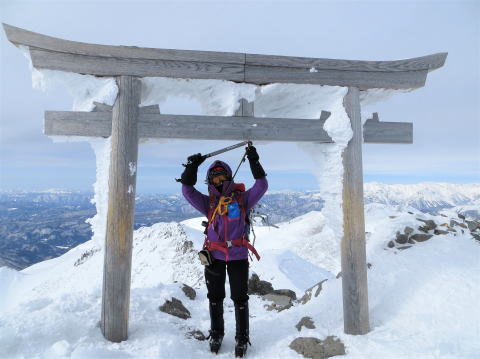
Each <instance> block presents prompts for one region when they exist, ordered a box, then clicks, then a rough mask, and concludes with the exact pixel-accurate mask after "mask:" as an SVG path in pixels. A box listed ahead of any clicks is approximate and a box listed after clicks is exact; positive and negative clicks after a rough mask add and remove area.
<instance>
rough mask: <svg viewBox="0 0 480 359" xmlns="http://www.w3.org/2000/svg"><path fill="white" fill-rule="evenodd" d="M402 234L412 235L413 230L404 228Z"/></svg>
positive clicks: (407, 227)
mask: <svg viewBox="0 0 480 359" xmlns="http://www.w3.org/2000/svg"><path fill="white" fill-rule="evenodd" d="M403 233H405V234H407V235H408V234H412V233H413V228H412V227H409V226H406V227H405V229H404V230H403Z"/></svg>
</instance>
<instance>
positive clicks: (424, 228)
mask: <svg viewBox="0 0 480 359" xmlns="http://www.w3.org/2000/svg"><path fill="white" fill-rule="evenodd" d="M418 230H419V231H421V232H423V233H428V231H429V229H428V227H427V226H420V227H418Z"/></svg>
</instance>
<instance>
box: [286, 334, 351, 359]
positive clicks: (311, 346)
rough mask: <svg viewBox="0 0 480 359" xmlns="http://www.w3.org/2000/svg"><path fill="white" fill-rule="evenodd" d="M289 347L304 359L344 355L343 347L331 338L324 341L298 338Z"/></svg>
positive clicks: (338, 341)
mask: <svg viewBox="0 0 480 359" xmlns="http://www.w3.org/2000/svg"><path fill="white" fill-rule="evenodd" d="M289 346H290V348H291V349H292V350H294V351H296V352H297V353H299V354H301V355H303V356H304V357H305V358H312V359H325V358H330V357H333V356H335V355H345V345H344V344H343V343H342V342H341V340H340V339H338V338H335V337H333V336H328V337H327V338H325V340H320V339H317V338H311V337H310V338H307V337H300V338H296V339H295V340H294V341H292V342H291V343H290V345H289Z"/></svg>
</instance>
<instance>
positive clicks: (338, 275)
mask: <svg viewBox="0 0 480 359" xmlns="http://www.w3.org/2000/svg"><path fill="white" fill-rule="evenodd" d="M394 246H395V245H394ZM335 278H337V279H338V278H342V272H341V271H340V272H338V274H337V276H336V277H335Z"/></svg>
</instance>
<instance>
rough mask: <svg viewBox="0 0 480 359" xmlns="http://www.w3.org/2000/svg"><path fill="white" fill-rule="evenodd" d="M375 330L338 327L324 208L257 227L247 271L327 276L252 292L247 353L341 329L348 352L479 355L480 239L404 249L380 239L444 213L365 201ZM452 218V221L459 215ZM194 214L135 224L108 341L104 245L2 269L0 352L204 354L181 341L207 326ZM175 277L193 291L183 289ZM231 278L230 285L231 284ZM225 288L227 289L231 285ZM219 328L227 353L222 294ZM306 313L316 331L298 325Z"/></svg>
mask: <svg viewBox="0 0 480 359" xmlns="http://www.w3.org/2000/svg"><path fill="white" fill-rule="evenodd" d="M365 215H366V231H367V232H368V235H367V261H368V262H369V263H370V264H371V267H370V269H369V270H368V285H369V288H368V290H369V308H370V325H371V331H370V332H369V333H368V334H367V335H363V336H353V335H346V334H344V333H343V317H342V296H341V293H342V291H341V279H336V275H337V273H338V272H339V271H340V256H339V248H338V245H337V243H336V242H335V236H334V235H333V234H332V233H329V232H328V229H329V227H328V226H325V225H324V224H325V218H324V217H323V215H322V214H321V213H320V212H310V213H307V214H305V215H303V216H301V217H298V218H296V219H294V220H292V221H289V222H286V223H281V224H279V228H268V227H257V228H256V235H257V239H256V242H255V245H256V247H257V249H258V250H259V252H260V254H261V256H262V259H261V260H260V261H259V262H257V261H254V262H252V263H251V271H252V272H256V273H257V274H258V275H259V276H260V278H261V279H263V280H268V281H270V282H272V284H273V286H274V288H275V289H282V288H289V289H292V290H294V291H295V292H296V294H297V297H301V296H302V295H303V293H304V291H305V289H307V288H309V287H311V286H313V285H314V284H316V283H318V282H319V281H321V280H323V279H328V280H327V281H326V282H325V283H324V284H323V289H322V291H321V293H320V295H319V296H318V297H313V298H312V299H311V300H310V301H309V302H308V303H307V304H304V305H303V304H299V303H296V304H295V305H294V306H293V307H292V308H290V309H288V310H284V311H281V312H276V311H267V310H266V309H265V308H264V306H265V304H268V302H266V301H264V300H263V299H262V298H261V297H259V296H256V295H251V296H250V306H251V309H250V314H251V322H250V326H251V329H250V330H251V342H252V344H253V345H252V347H250V348H249V352H248V357H250V358H301V356H300V355H299V354H297V353H296V352H294V351H293V350H291V349H290V348H289V344H290V343H291V342H292V340H294V339H295V338H296V337H300V336H307V337H317V338H320V339H323V338H325V337H326V336H329V335H334V336H337V337H338V338H340V339H341V340H342V341H343V343H344V344H345V347H346V352H347V354H346V356H347V357H348V358H475V357H477V358H478V353H480V324H479V323H480V307H479V306H478V299H479V298H480V284H479V273H480V260H479V259H480V243H479V242H478V241H476V240H474V239H473V238H472V237H471V235H470V232H469V231H464V232H465V233H463V234H462V233H461V231H460V230H459V231H457V233H453V232H452V233H451V234H448V235H438V236H434V237H433V238H431V239H430V240H428V241H425V242H421V243H416V244H415V245H413V246H412V247H411V248H408V249H406V250H398V249H388V248H387V243H388V242H389V241H390V240H392V239H394V238H395V233H396V231H402V230H403V228H404V227H405V226H410V227H412V228H417V227H418V226H419V225H420V224H421V223H420V222H419V221H418V220H416V218H423V219H433V220H434V221H435V222H436V223H437V224H439V225H440V224H442V223H447V222H448V221H449V218H446V217H442V216H432V215H427V214H423V213H420V212H416V213H414V214H410V213H408V212H399V211H398V210H397V209H396V208H395V207H390V206H387V205H384V204H377V203H372V204H368V205H367V206H366V208H365ZM457 219H458V218H457ZM200 222H201V219H200V218H197V219H191V220H187V221H185V222H182V223H173V222H172V223H158V224H156V225H154V226H152V227H143V228H140V229H138V230H137V231H135V235H134V249H133V269H132V291H131V305H130V326H129V339H128V340H127V341H125V342H122V343H111V342H109V341H107V340H105V339H104V338H103V336H102V334H101V332H100V328H99V327H98V323H99V319H100V311H101V295H102V293H101V288H102V270H103V254H102V252H101V251H100V250H98V247H97V246H96V244H95V242H94V241H89V242H86V243H84V244H82V245H80V246H78V247H76V248H74V249H72V250H71V251H69V252H67V253H66V254H65V255H63V256H61V257H58V258H55V259H52V260H48V261H45V262H41V263H38V264H36V265H33V266H31V267H29V268H26V269H25V270H23V271H20V272H17V271H14V270H10V269H8V268H0V293H1V295H0V358H29V359H30V358H132V357H133V358H211V357H212V354H211V353H209V351H208V349H207V343H206V342H205V341H197V340H195V339H192V338H187V337H186V333H187V332H189V331H191V330H195V329H198V330H201V331H202V332H203V333H205V334H207V332H208V329H209V314H208V304H207V299H206V290H205V288H204V285H203V275H202V266H201V265H200V263H199V261H198V260H197V259H196V251H197V250H198V249H199V248H200V246H201V244H202V242H203V235H202V233H201V231H202V227H201V226H200ZM182 283H186V284H188V285H191V286H193V287H194V288H195V289H196V291H197V297H196V299H194V300H191V299H189V298H187V297H186V296H185V294H184V293H183V291H182V289H181V287H182ZM227 285H228V284H227ZM227 293H228V289H227ZM172 296H173V297H175V298H178V299H180V300H181V301H182V302H183V304H184V305H185V306H186V307H187V308H188V310H189V311H190V313H191V318H190V319H187V320H183V319H180V318H177V317H173V316H170V315H168V314H165V313H163V312H160V311H159V310H158V307H159V306H160V305H162V304H163V303H164V302H165V300H166V299H170V298H171V297H172ZM225 309H226V310H225V321H226V336H225V340H224V344H223V346H222V349H221V351H220V353H219V356H218V357H219V358H230V357H233V346H234V329H235V324H234V313H233V304H232V302H231V301H230V300H229V299H227V300H226V301H225ZM304 316H310V317H311V318H312V319H313V321H314V324H315V326H316V329H306V328H303V329H302V331H301V332H299V331H297V329H296V328H295V325H296V324H297V323H298V322H299V320H300V319H301V318H302V317H304Z"/></svg>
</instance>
